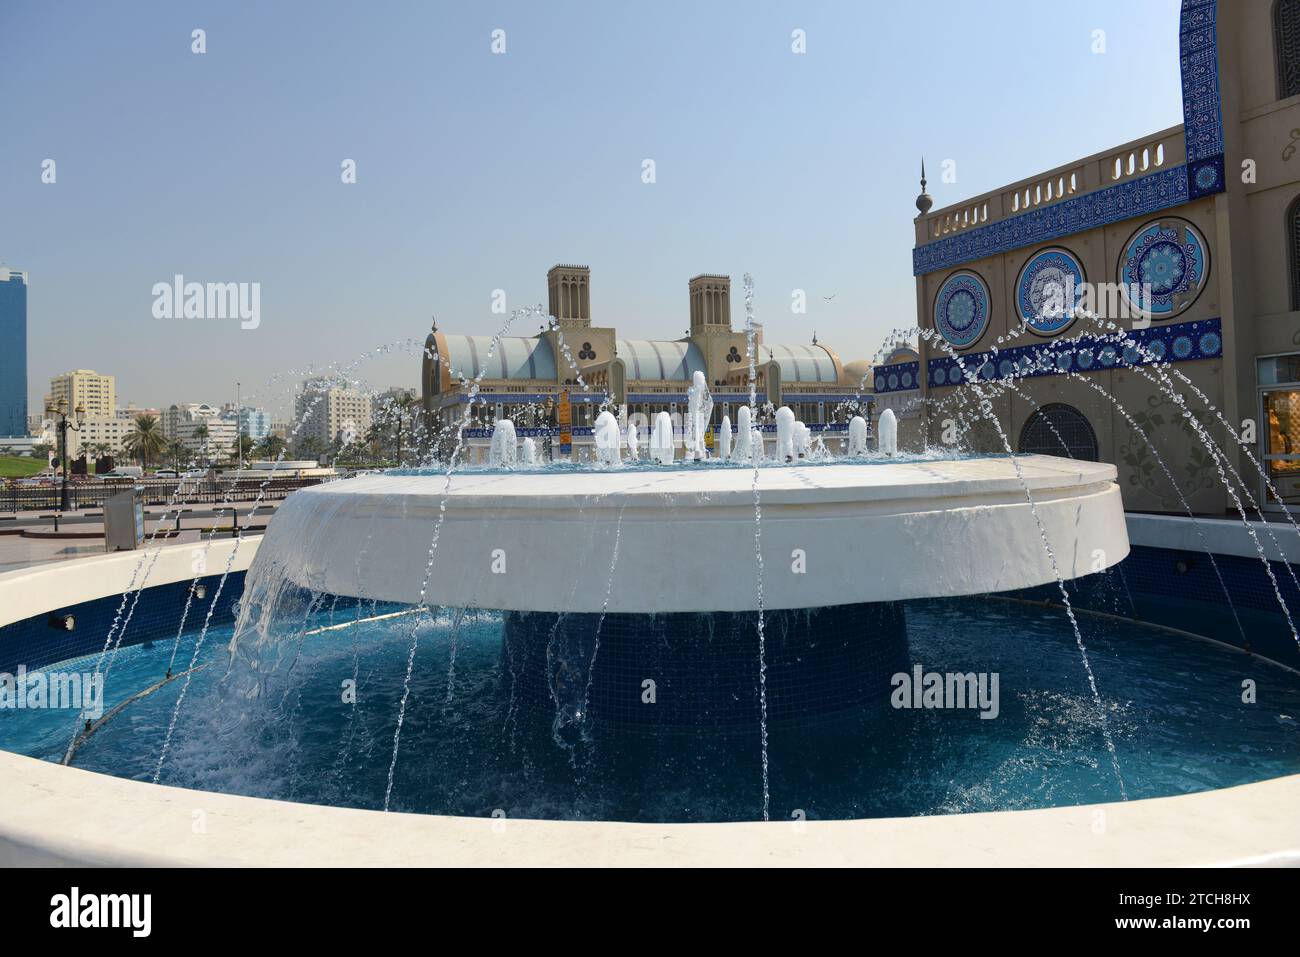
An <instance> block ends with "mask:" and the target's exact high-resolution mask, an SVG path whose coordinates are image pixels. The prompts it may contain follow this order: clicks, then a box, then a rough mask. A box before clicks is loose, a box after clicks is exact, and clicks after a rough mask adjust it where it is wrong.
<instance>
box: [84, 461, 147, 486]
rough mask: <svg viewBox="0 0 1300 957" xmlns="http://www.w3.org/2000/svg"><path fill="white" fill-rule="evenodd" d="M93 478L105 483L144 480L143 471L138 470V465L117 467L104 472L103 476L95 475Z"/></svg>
mask: <svg viewBox="0 0 1300 957" xmlns="http://www.w3.org/2000/svg"><path fill="white" fill-rule="evenodd" d="M95 477H96V478H99V479H103V480H104V481H106V482H111V481H113V480H115V479H117V480H121V479H141V478H144V469H142V468H140V466H138V465H119V466H117V467H116V468H113V469H110V470H109V471H107V472H105V473H104V474H103V475H97V476H95Z"/></svg>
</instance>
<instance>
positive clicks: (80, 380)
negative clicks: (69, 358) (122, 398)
mask: <svg viewBox="0 0 1300 957" xmlns="http://www.w3.org/2000/svg"><path fill="white" fill-rule="evenodd" d="M60 402H66V403H67V409H68V411H69V412H72V411H73V410H74V409H76V408H77V407H78V406H80V407H82V409H83V410H84V412H83V413H81V414H82V415H83V416H84V417H85V418H88V419H92V418H94V419H111V418H113V417H114V416H115V415H116V414H117V380H116V379H114V378H113V377H112V376H111V375H100V374H99V373H98V372H95V371H94V370H93V369H74V370H73V371H71V372H65V373H63V375H57V376H55V377H54V378H53V379H51V380H50V391H49V394H48V395H46V396H45V405H46V407H47V408H49V407H58V405H59V403H60Z"/></svg>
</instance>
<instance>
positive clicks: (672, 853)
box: [0, 752, 1300, 867]
mask: <svg viewBox="0 0 1300 957" xmlns="http://www.w3.org/2000/svg"><path fill="white" fill-rule="evenodd" d="M1298 802H1300V775H1292V776H1289V777H1284V778H1276V779H1273V780H1271V781H1261V782H1259V783H1256V784H1247V785H1243V786H1240V787H1233V788H1224V789H1222V790H1217V791H1206V792H1201V793H1198V794H1188V795H1181V796H1178V797H1166V798H1151V799H1147V800H1141V801H1130V802H1125V803H1111V804H1095V805H1081V806H1076V807H1059V808H1045V809H1041V810H1032V811H998V812H985V813H976V814H950V815H934V816H921V817H909V818H875V819H864V820H848V821H805V822H800V821H793V820H791V821H773V822H771V823H763V822H752V823H736V824H627V823H614V822H578V821H536V820H511V819H500V818H496V819H494V818H465V817H445V816H437V815H421V814H400V813H392V814H386V813H384V812H382V811H364V810H356V809H352V808H341V807H331V806H321V805H310V804H294V803H290V802H286V801H271V800H265V799H262V798H247V797H238V796H235V795H229V794H216V793H209V792H202V791H191V790H186V789H184V788H174V787H167V786H161V785H153V784H147V783H144V782H141V781H131V780H127V779H124V778H115V777H109V776H107V775H102V774H96V773H93V772H90V771H83V770H80V769H78V768H67V767H62V766H59V765H55V764H50V763H47V762H44V761H39V760H36V759H34V758H26V757H21V756H18V755H14V754H10V753H8V752H0V866H4V867H14V866H55V865H90V866H237V867H261V866H279V867H286V866H287V867H303V866H307V867H358V866H361V867H368V866H373V867H388V866H455V867H490V866H515V867H534V866H574V867H710V866H744V867H767V866H783V867H839V866H896V867H934V866H942V867H976V866H978V867H989V866H994V867H999V866H1008V867H1013V866H1014V867H1026V866H1027V867H1204V866H1295V865H1297V864H1300V815H1297V814H1296V813H1295V808H1296V806H1297V803H1298ZM199 819H201V820H202V822H203V827H202V828H201V829H200V828H196V827H195V821H196V820H199Z"/></svg>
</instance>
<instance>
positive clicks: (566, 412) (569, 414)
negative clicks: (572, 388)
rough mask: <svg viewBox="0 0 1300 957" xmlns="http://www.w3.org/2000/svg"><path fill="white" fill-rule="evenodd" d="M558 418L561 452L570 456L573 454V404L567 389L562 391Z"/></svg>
mask: <svg viewBox="0 0 1300 957" xmlns="http://www.w3.org/2000/svg"><path fill="white" fill-rule="evenodd" d="M556 419H557V422H558V424H559V426H560V454H561V455H563V456H565V457H568V456H570V455H572V454H573V404H572V403H570V402H569V391H568V390H567V389H566V390H564V391H563V392H561V393H560V405H559V409H558V412H557V416H556Z"/></svg>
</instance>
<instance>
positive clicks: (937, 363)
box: [877, 319, 1223, 391]
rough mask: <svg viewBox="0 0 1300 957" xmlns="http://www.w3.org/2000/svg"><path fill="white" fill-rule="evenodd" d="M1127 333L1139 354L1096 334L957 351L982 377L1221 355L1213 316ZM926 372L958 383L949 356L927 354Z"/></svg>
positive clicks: (941, 382) (936, 382)
mask: <svg viewBox="0 0 1300 957" xmlns="http://www.w3.org/2000/svg"><path fill="white" fill-rule="evenodd" d="M1128 336H1129V338H1131V339H1134V340H1136V341H1137V342H1138V343H1139V344H1140V345H1141V347H1142V349H1143V350H1145V354H1144V353H1142V352H1139V351H1138V350H1137V349H1136V348H1135V347H1133V346H1125V347H1123V348H1122V349H1121V347H1120V346H1118V345H1116V344H1115V343H1113V342H1105V341H1103V340H1101V339H1100V338H1098V337H1097V336H1092V335H1082V336H1074V337H1071V338H1069V339H1057V340H1054V341H1052V342H1044V343H1035V344H1033V345H1028V346H1017V347H1016V348H1014V349H1003V350H1001V351H999V352H998V353H997V355H996V356H995V355H994V354H993V353H992V352H973V353H971V354H970V355H964V356H962V357H961V361H962V365H964V366H965V368H966V377H970V376H972V375H977V376H978V377H979V378H980V379H981V380H985V381H988V380H992V379H1007V378H1010V377H1012V376H1016V377H1018V378H1025V379H1028V378H1035V377H1037V376H1045V375H1058V374H1062V373H1067V372H1104V371H1106V370H1107V369H1115V368H1123V367H1124V366H1144V365H1150V364H1151V363H1152V362H1194V361H1196V360H1198V359H1218V358H1220V357H1221V356H1222V355H1223V324H1222V322H1220V321H1219V320H1218V319H1201V320H1198V321H1196V322H1180V323H1176V324H1174V325H1167V326H1151V327H1150V328H1148V329H1135V330H1132V331H1130V332H1129V333H1128ZM1148 355H1150V358H1148ZM929 376H930V378H929V384H930V385H931V386H945V385H958V384H960V383H961V382H963V381H964V379H963V377H962V371H961V368H960V367H958V365H957V360H956V359H953V358H951V357H949V356H943V357H942V358H939V359H931V360H930V362H929ZM877 391H879V390H877Z"/></svg>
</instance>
